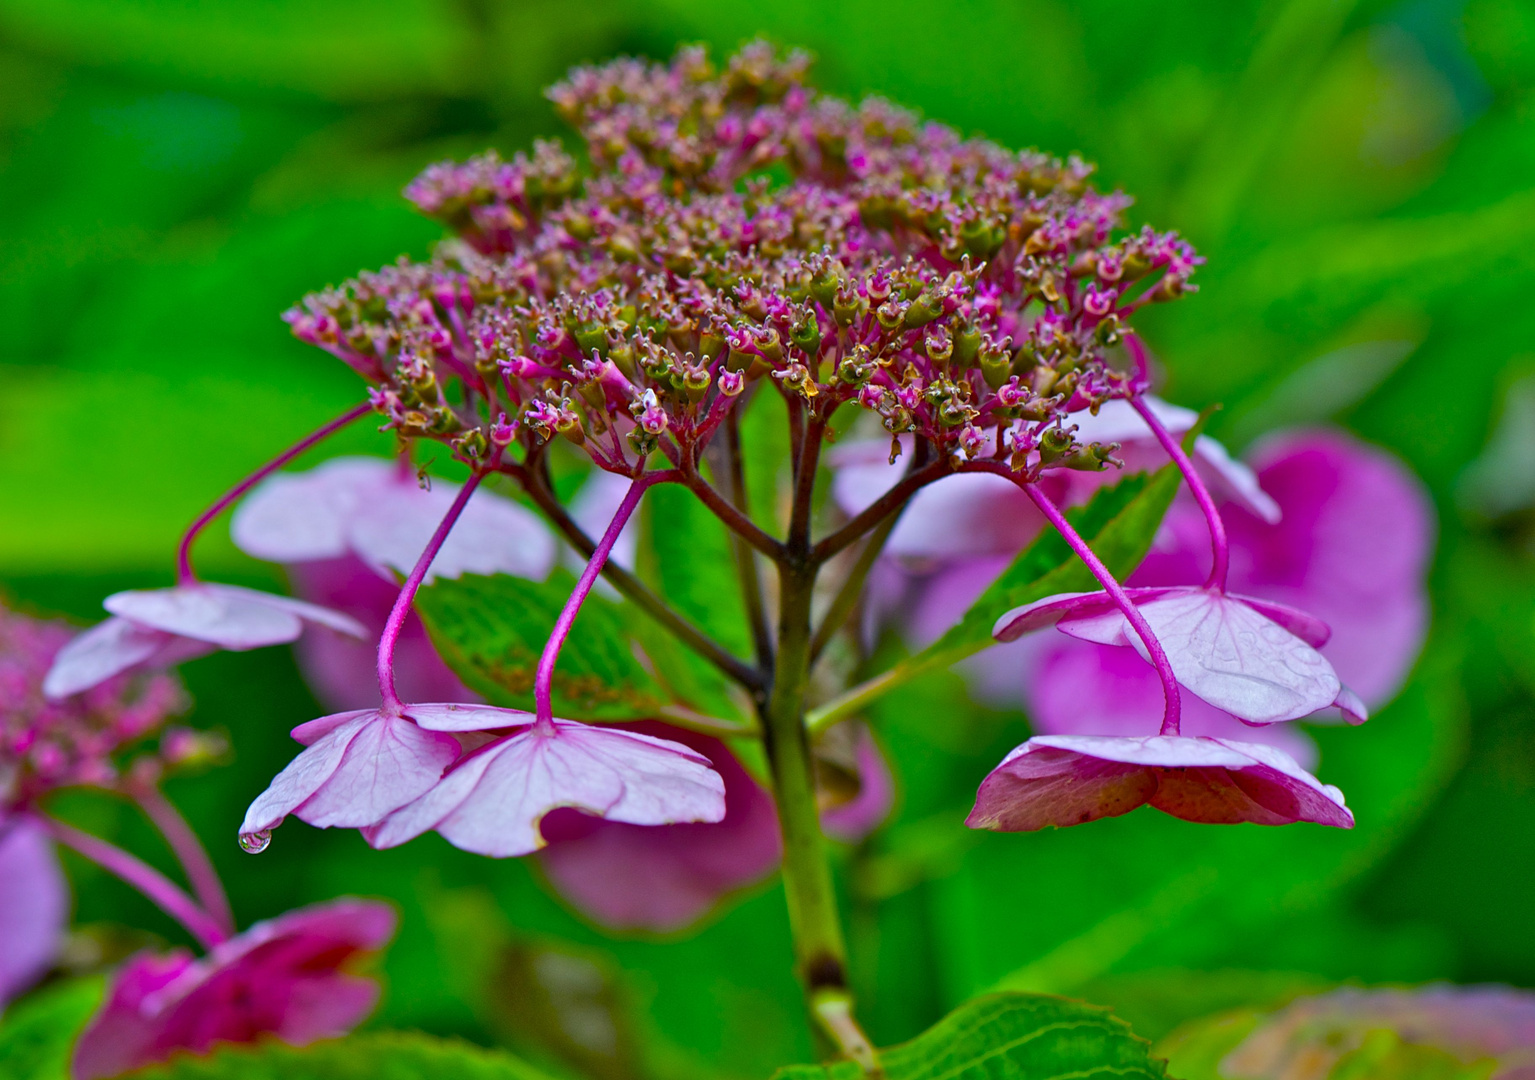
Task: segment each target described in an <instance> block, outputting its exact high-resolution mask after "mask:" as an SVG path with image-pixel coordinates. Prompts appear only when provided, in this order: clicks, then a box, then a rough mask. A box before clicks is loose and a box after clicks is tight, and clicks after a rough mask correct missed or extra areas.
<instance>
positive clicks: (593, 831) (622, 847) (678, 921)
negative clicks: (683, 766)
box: [539, 722, 780, 932]
mask: <svg viewBox="0 0 1535 1080" xmlns="http://www.w3.org/2000/svg"><path fill="white" fill-rule="evenodd" d="M625 729H626V730H631V731H638V732H640V733H645V734H653V735H657V736H661V737H665V738H667V739H668V740H670V741H672V742H682V743H685V744H686V745H688V746H690V747H692V748H693V749H694V750H696V751H698V752H699V753H701V754H703V755H704V756H706V757H707V758H709V760H710V762H711V763H712V764H713V767H714V769H715V771H716V772H718V773H719V774H720V777H721V779H722V780H723V781H724V785H725V816H724V817H723V818H722V819H721V820H720V821H718V822H714V823H688V824H678V825H650V826H646V825H627V824H623V823H620V822H616V821H604V820H602V819H601V818H597V817H593V816H591V815H590V814H585V813H582V812H580V811H577V810H571V809H559V810H553V811H550V812H549V813H548V814H547V815H546V816H545V817H544V819H543V821H542V823H541V826H540V831H541V833H542V835H543V836H544V838H545V840H547V841H548V846H547V847H545V848H544V849H543V850H542V851H540V852H539V862H540V864H541V865H542V866H543V869H544V873H545V874H546V875H547V876H548V878H549V881H550V883H551V884H552V885H553V886H554V888H555V890H556V891H557V892H558V893H559V894H560V895H561V896H563V897H564V898H565V899H566V900H568V901H570V903H571V904H572V905H574V906H575V907H576V908H577V909H578V910H579V911H581V912H583V913H584V914H586V915H587V916H588V917H590V918H592V919H593V920H595V921H597V922H598V923H601V924H602V925H603V926H607V927H610V928H612V929H620V930H629V929H639V930H650V931H656V932H667V931H672V930H677V929H680V928H682V927H684V926H687V925H688V924H690V923H692V922H695V921H696V920H697V919H699V918H700V917H702V916H703V915H705V914H706V913H707V912H708V911H710V910H711V909H712V908H713V907H714V906H715V905H716V904H717V903H718V902H719V900H720V899H721V898H722V897H723V896H725V895H727V894H728V893H731V892H733V891H735V890H737V889H740V888H743V887H744V886H747V885H750V884H752V883H753V882H756V881H759V880H761V879H762V878H763V877H764V876H766V875H767V874H769V873H771V872H772V870H773V868H774V867H776V866H777V865H778V857H779V852H780V840H779V833H778V815H777V812H776V811H775V809H774V807H773V800H772V798H771V796H769V795H768V793H767V792H766V791H764V790H763V788H762V786H761V785H760V784H758V783H757V781H756V780H755V779H753V778H752V776H751V774H750V773H748V772H747V771H746V770H745V769H744V768H743V767H742V766H741V764H740V762H738V761H737V760H736V758H735V756H734V755H733V754H731V753H730V751H729V750H728V749H726V747H725V745H724V744H723V743H721V742H719V741H718V740H717V739H711V738H708V737H707V736H703V735H698V734H696V733H694V732H690V731H683V730H680V729H677V728H672V727H668V726H667V725H664V724H658V723H653V722H645V723H639V724H632V725H625Z"/></svg>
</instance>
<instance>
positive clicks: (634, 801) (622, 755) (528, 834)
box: [364, 706, 725, 858]
mask: <svg viewBox="0 0 1535 1080" xmlns="http://www.w3.org/2000/svg"><path fill="white" fill-rule="evenodd" d="M439 709H440V711H439V712H436V713H433V714H424V713H422V712H421V711H420V707H419V706H417V707H414V708H413V709H411V713H412V715H414V716H415V717H416V719H417V721H418V722H419V723H420V724H421V725H422V726H423V727H428V728H433V729H436V730H444V729H447V730H454V731H483V730H487V729H491V728H505V727H511V726H514V725H517V726H520V725H532V724H533V719H534V718H533V715H532V714H531V713H524V712H518V711H516V710H513V709H493V708H490V707H488V706H463V707H460V708H458V709H456V710H454V711H451V712H450V711H449V707H448V706H440V707H439ZM561 806H569V807H575V808H576V809H579V810H585V811H587V812H588V813H591V814H596V815H597V816H598V817H602V818H606V819H607V820H609V821H622V822H627V823H629V824H631V825H670V824H674V823H677V822H684V821H719V820H721V819H722V818H723V817H724V816H725V784H724V781H723V780H722V779H721V778H720V775H719V773H717V772H715V770H714V768H713V767H712V766H711V765H710V763H709V759H708V758H706V757H704V756H703V755H702V754H700V753H698V752H697V751H695V750H693V749H691V748H689V747H686V746H683V745H682V744H681V743H676V742H671V741H669V740H667V739H658V738H655V737H653V736H650V735H642V734H639V733H637V732H632V731H624V730H622V729H619V728H611V727H596V726H592V725H588V724H578V723H575V722H573V721H570V720H559V719H556V720H554V721H552V722H551V723H549V724H546V725H538V726H528V727H524V728H523V729H522V730H519V731H516V732H514V733H512V734H509V735H506V736H503V737H502V738H499V739H496V740H495V741H494V742H491V743H488V744H486V745H484V746H482V747H480V748H479V749H478V750H476V751H474V752H473V753H471V754H469V755H467V756H466V757H464V758H463V759H461V760H460V761H459V762H458V763H457V764H456V765H455V766H454V767H453V768H452V769H450V770H449V771H448V772H447V773H446V774H445V775H444V776H443V778H442V779H441V780H440V781H438V783H437V784H436V786H435V787H433V788H432V789H431V790H430V791H428V792H427V793H426V794H425V795H422V796H421V797H420V798H419V799H417V800H416V801H415V802H413V803H411V804H409V805H408V806H405V807H402V808H401V809H399V810H396V811H395V812H394V813H393V814H390V815H389V816H388V817H387V818H385V819H384V820H383V822H381V823H380V824H379V825H377V826H376V827H374V828H371V829H368V830H366V831H365V832H364V835H365V836H366V837H367V838H368V841H369V842H370V843H371V844H373V846H374V847H380V848H385V847H394V846H395V845H397V844H403V843H405V842H406V841H407V840H410V839H412V838H414V837H417V836H420V835H421V834H422V833H424V832H427V831H428V830H433V829H435V830H436V831H437V832H439V833H441V834H442V836H443V837H444V838H445V839H446V840H447V841H448V842H449V843H451V844H453V845H454V846H455V847H460V848H463V849H464V850H465V851H473V852H476V853H477V854H480V855H490V856H493V857H496V858H504V857H507V856H512V855H527V854H529V853H531V852H533V851H537V850H538V849H539V848H541V847H543V846H544V838H543V836H542V834H541V833H540V831H539V823H540V821H542V819H543V817H544V815H545V814H547V813H548V812H549V811H550V810H553V809H555V808H557V807H561Z"/></svg>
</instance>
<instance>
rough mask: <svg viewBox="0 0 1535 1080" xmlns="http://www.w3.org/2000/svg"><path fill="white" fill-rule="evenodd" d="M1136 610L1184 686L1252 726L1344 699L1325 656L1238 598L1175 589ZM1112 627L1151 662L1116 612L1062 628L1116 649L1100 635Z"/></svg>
mask: <svg viewBox="0 0 1535 1080" xmlns="http://www.w3.org/2000/svg"><path fill="white" fill-rule="evenodd" d="M1136 608H1137V609H1138V610H1139V611H1140V613H1141V615H1142V616H1143V617H1144V618H1145V620H1146V622H1147V624H1148V625H1149V626H1150V627H1151V630H1152V632H1153V633H1154V634H1155V635H1156V636H1157V639H1158V640H1159V641H1160V642H1161V643H1162V648H1163V650H1164V651H1165V652H1166V653H1167V658H1168V660H1169V662H1170V663H1171V664H1172V668H1173V674H1174V675H1175V676H1176V677H1177V679H1178V682H1179V683H1180V684H1181V685H1183V686H1185V687H1187V688H1188V690H1189V691H1190V692H1191V693H1193V694H1195V695H1196V696H1198V697H1200V698H1203V699H1204V700H1205V701H1208V702H1209V703H1210V704H1211V705H1214V706H1215V707H1216V708H1218V709H1224V710H1225V711H1226V712H1229V713H1231V714H1232V715H1233V716H1236V717H1239V718H1240V719H1242V720H1245V721H1247V722H1248V723H1251V724H1271V723H1275V722H1277V721H1281V720H1295V719H1297V718H1299V717H1302V716H1309V715H1310V714H1311V713H1314V712H1316V711H1318V710H1319V709H1325V708H1327V707H1328V706H1329V705H1331V704H1332V703H1333V700H1334V699H1335V698H1336V697H1337V696H1338V691H1339V689H1340V688H1341V684H1340V683H1339V682H1338V677H1337V675H1336V674H1334V672H1333V670H1332V665H1330V664H1329V663H1328V662H1327V661H1326V659H1324V658H1323V657H1322V655H1321V654H1320V653H1318V652H1317V651H1316V650H1315V649H1313V648H1312V647H1311V646H1310V645H1307V644H1306V643H1305V642H1304V641H1302V640H1301V639H1300V638H1298V637H1296V636H1295V635H1294V634H1292V633H1290V632H1289V631H1288V630H1286V629H1284V627H1282V626H1280V625H1279V624H1278V623H1275V622H1273V621H1271V620H1269V619H1266V618H1264V617H1263V616H1262V615H1260V614H1258V612H1256V611H1254V610H1253V609H1252V608H1250V607H1248V606H1247V605H1246V604H1244V603H1242V602H1241V601H1240V600H1236V599H1234V598H1231V597H1228V596H1222V595H1220V594H1219V593H1215V592H1210V591H1207V590H1205V589H1200V588H1190V589H1171V590H1168V591H1166V592H1165V593H1163V594H1162V595H1161V596H1158V597H1156V598H1154V599H1151V600H1149V601H1145V602H1142V601H1140V600H1139V599H1137V601H1136ZM1113 626H1118V627H1119V628H1120V630H1119V633H1121V634H1122V635H1123V638H1122V640H1125V641H1128V642H1129V644H1130V645H1131V646H1132V647H1134V649H1135V651H1136V652H1138V653H1140V654H1141V655H1142V656H1143V657H1147V658H1148V659H1149V655H1148V654H1147V651H1146V646H1145V644H1144V643H1143V642H1142V641H1141V639H1140V636H1139V635H1138V634H1135V633H1134V632H1133V631H1131V630H1130V629H1129V627H1128V623H1127V622H1126V621H1125V619H1124V616H1123V615H1121V614H1119V613H1118V612H1113V613H1108V614H1105V615H1102V616H1100V617H1098V619H1097V620H1096V621H1094V622H1089V621H1087V620H1083V621H1082V622H1080V623H1079V622H1078V621H1076V620H1067V621H1063V623H1062V626H1061V629H1062V630H1065V631H1066V632H1067V633H1070V634H1072V635H1073V636H1076V637H1083V638H1085V639H1086V640H1090V641H1103V642H1105V643H1107V644H1112V642H1111V641H1107V640H1106V638H1105V636H1104V634H1103V633H1102V631H1103V629H1104V628H1105V627H1113ZM1084 628H1086V629H1088V630H1091V631H1092V634H1091V636H1090V635H1089V634H1088V633H1083V632H1081V631H1082V630H1083V629H1084Z"/></svg>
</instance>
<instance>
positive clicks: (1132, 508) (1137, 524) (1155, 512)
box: [808, 465, 1180, 728]
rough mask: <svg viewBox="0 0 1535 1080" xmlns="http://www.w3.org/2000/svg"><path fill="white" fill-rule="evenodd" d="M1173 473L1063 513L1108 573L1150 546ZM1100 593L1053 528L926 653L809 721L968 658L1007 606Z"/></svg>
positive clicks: (1126, 568) (1126, 566) (1141, 479)
mask: <svg viewBox="0 0 1535 1080" xmlns="http://www.w3.org/2000/svg"><path fill="white" fill-rule="evenodd" d="M1179 480H1180V478H1179V475H1178V471H1177V469H1176V468H1175V467H1174V466H1172V465H1165V466H1163V467H1162V468H1161V469H1160V470H1158V471H1157V472H1156V473H1155V474H1154V475H1152V476H1151V477H1147V476H1146V475H1145V474H1144V473H1137V474H1135V475H1134V476H1127V477H1126V478H1125V479H1123V480H1121V481H1120V482H1119V483H1117V484H1115V485H1114V486H1113V487H1111V488H1105V489H1103V490H1101V491H1099V492H1098V493H1097V494H1095V495H1094V496H1093V498H1092V501H1090V502H1089V503H1088V504H1087V505H1086V506H1083V507H1078V508H1075V509H1072V510H1068V511H1067V512H1066V518H1067V520H1068V521H1070V522H1071V523H1072V526H1073V527H1074V528H1075V529H1076V530H1077V532H1078V533H1080V534H1081V535H1082V537H1083V538H1084V539H1086V540H1087V542H1088V543H1089V544H1090V545H1092V548H1093V550H1094V551H1095V552H1096V553H1097V554H1098V557H1099V558H1100V559H1102V560H1103V562H1104V564H1105V565H1106V566H1107V567H1108V568H1109V570H1110V571H1111V572H1112V573H1113V574H1114V575H1115V576H1116V577H1118V578H1120V579H1123V578H1124V577H1126V576H1127V575H1128V574H1129V573H1130V571H1132V570H1134V569H1135V567H1136V566H1138V565H1139V564H1140V561H1141V560H1142V559H1144V558H1145V557H1146V552H1147V551H1149V550H1150V548H1151V541H1152V540H1153V539H1154V538H1155V537H1156V534H1157V528H1158V527H1159V526H1160V525H1161V524H1162V518H1163V516H1164V515H1165V514H1166V513H1167V508H1168V507H1169V506H1171V505H1172V501H1173V496H1174V495H1175V494H1177V492H1178V484H1179ZM1096 588H1098V583H1097V581H1096V580H1095V579H1094V578H1093V576H1092V573H1091V572H1090V571H1089V570H1088V569H1087V566H1086V565H1085V564H1084V563H1083V562H1082V561H1081V560H1080V559H1078V558H1077V557H1076V555H1075V554H1074V553H1073V552H1072V550H1071V548H1070V547H1069V546H1067V544H1066V541H1065V540H1063V539H1062V538H1061V535H1060V534H1059V533H1057V532H1056V531H1055V530H1054V529H1046V530H1045V531H1044V532H1042V533H1040V535H1039V538H1038V539H1036V540H1035V541H1034V542H1033V543H1032V544H1030V545H1029V546H1028V547H1027V548H1025V549H1024V550H1023V551H1022V552H1021V553H1020V554H1019V555H1018V557H1017V558H1016V559H1014V560H1013V562H1012V564H1011V565H1009V566H1008V568H1007V569H1006V570H1004V571H1003V572H1002V574H1001V576H999V577H998V578H997V580H996V581H994V582H992V583H991V585H990V586H989V587H988V588H987V590H986V591H985V592H984V593H982V594H981V597H980V599H978V600H977V601H976V602H975V603H974V604H972V605H971V607H970V610H969V611H967V612H965V614H964V617H963V618H961V619H960V621H959V622H958V623H956V624H955V625H954V626H952V627H951V628H950V629H949V631H948V632H947V633H946V634H944V635H943V637H941V638H939V639H938V640H937V641H935V642H933V643H932V644H931V645H929V646H928V647H927V648H925V649H923V650H922V651H921V652H919V653H917V654H916V655H915V656H911V657H908V658H907V659H905V660H903V661H901V662H900V663H899V664H897V665H895V667H893V668H891V669H890V670H889V671H886V672H884V673H883V674H881V675H878V676H876V677H875V678H873V679H870V680H869V681H868V682H866V683H864V684H863V685H861V686H855V687H854V688H853V689H852V690H849V691H848V692H847V693H845V694H843V695H842V696H841V697H838V698H834V699H833V700H832V701H829V702H827V703H826V704H825V705H822V706H821V707H820V708H818V709H816V710H814V711H813V712H812V713H811V714H810V716H809V718H808V722H809V723H810V725H811V726H812V727H813V728H822V727H826V726H828V725H830V724H832V723H834V722H835V721H836V720H839V719H841V718H842V717H844V716H847V715H848V714H850V713H852V712H854V711H856V710H857V709H861V708H863V707H864V706H865V705H867V704H868V703H869V702H871V701H873V700H875V699H876V698H879V697H881V696H883V695H884V694H885V693H887V692H888V691H890V690H893V689H895V688H896V687H897V686H901V685H903V684H905V683H907V682H910V681H911V680H912V679H914V678H916V677H917V676H918V675H922V674H925V673H926V672H928V671H932V670H934V669H935V668H942V667H948V666H949V665H950V664H953V663H956V662H958V661H960V660H963V659H965V658H966V657H967V656H974V655H975V654H976V653H978V652H980V651H981V650H982V649H984V648H986V647H987V646H989V645H990V644H991V642H992V638H991V628H992V626H993V625H994V624H995V623H996V621H997V619H998V618H999V617H1000V616H1001V615H1002V614H1003V613H1004V612H1007V611H1009V610H1011V609H1012V608H1015V607H1019V606H1020V605H1023V604H1029V603H1033V602H1034V601H1035V600H1041V599H1043V598H1044V597H1046V596H1053V595H1055V594H1056V593H1066V592H1088V591H1091V590H1093V589H1096Z"/></svg>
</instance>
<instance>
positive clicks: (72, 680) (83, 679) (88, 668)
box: [43, 618, 211, 698]
mask: <svg viewBox="0 0 1535 1080" xmlns="http://www.w3.org/2000/svg"><path fill="white" fill-rule="evenodd" d="M175 641H176V638H175V635H173V634H167V633H165V632H164V631H161V630H152V629H150V628H149V627H147V626H138V625H136V624H134V623H131V622H129V621H128V620H127V619H118V618H111V619H105V620H103V621H102V622H99V623H97V624H96V625H95V626H93V627H91V628H90V629H89V630H86V631H84V632H82V633H81V634H79V635H77V636H76V637H74V638H72V639H70V641H69V642H68V643H67V644H66V645H65V646H64V647H63V648H61V649H60V650H59V651H58V653H57V654H56V655H55V656H54V658H53V666H52V667H50V668H49V669H48V674H47V675H46V676H45V677H44V678H43V693H44V694H46V695H47V696H48V697H50V698H61V697H68V696H69V695H70V694H78V693H79V692H80V691H82V690H89V689H90V688H91V687H93V686H95V685H96V684H97V683H102V682H105V681H106V680H108V679H110V678H111V677H112V676H114V675H119V674H121V673H122V672H124V671H127V670H128V669H129V668H132V667H136V666H138V665H140V664H147V663H149V662H150V661H151V660H152V659H153V658H155V657H157V656H158V655H159V654H160V653H161V652H162V651H163V650H165V649H166V648H167V647H168V646H170V645H172V644H173V643H174V642H175ZM210 648H211V646H204V649H203V651H207V650H208V649H210ZM183 659H190V657H183Z"/></svg>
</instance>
